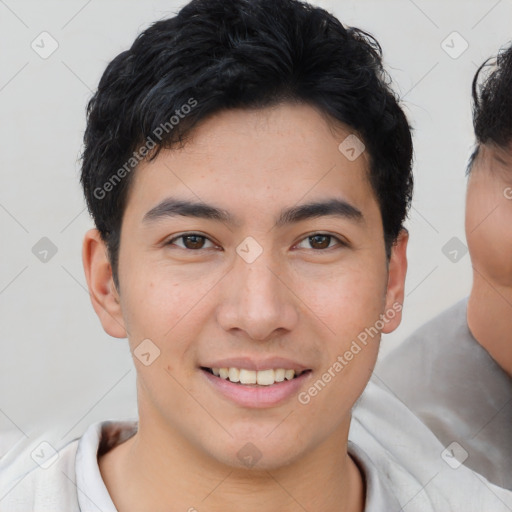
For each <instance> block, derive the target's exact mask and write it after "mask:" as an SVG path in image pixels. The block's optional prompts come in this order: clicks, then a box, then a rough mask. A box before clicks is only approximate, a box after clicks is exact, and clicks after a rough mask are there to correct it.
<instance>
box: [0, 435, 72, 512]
mask: <svg viewBox="0 0 512 512" xmlns="http://www.w3.org/2000/svg"><path fill="white" fill-rule="evenodd" d="M0 437H1V438H3V439H7V438H8V437H12V432H11V433H10V432H0ZM48 439H50V436H49V435H44V434H42V435H38V436H32V437H31V438H25V439H23V440H20V441H18V442H17V443H15V444H14V446H11V447H10V448H9V449H5V446H4V454H3V456H2V458H1V459H0V477H1V478H0V482H1V483H0V511H1V512H4V511H5V512H18V511H19V512H26V511H27V510H31V511H33V512H45V511H48V512H49V511H51V510H52V511H53V510H66V511H67V512H75V511H76V512H78V511H79V508H78V499H77V491H76V484H75V457H76V450H77V447H78V439H74V440H72V441H70V442H68V443H67V444H65V445H64V446H61V447H57V446H55V443H52V442H51V441H49V440H48Z"/></svg>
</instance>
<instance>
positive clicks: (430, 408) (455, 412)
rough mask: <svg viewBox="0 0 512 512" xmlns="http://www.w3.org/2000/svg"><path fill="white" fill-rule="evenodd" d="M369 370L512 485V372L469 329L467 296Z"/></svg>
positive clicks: (494, 476)
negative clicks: (504, 367) (511, 373)
mask: <svg viewBox="0 0 512 512" xmlns="http://www.w3.org/2000/svg"><path fill="white" fill-rule="evenodd" d="M510 342H511V343H512V334H511V336H510ZM374 373H375V375H377V376H378V379H376V383H377V384H379V385H381V386H384V387H385V388H386V389H387V390H391V391H392V392H393V393H394V394H395V395H397V397H398V398H399V399H400V400H401V401H402V402H403V403H404V404H405V405H407V407H408V408H409V409H410V410H411V411H412V412H413V413H414V414H416V416H418V417H419V418H420V419H421V420H422V422H423V423H425V424H426V425H427V427H428V428H429V429H430V430H432V432H434V433H435V435H436V436H437V438H438V439H439V440H440V441H441V443H443V444H444V445H445V446H448V445H450V444H451V443H453V442H456V443H457V444H458V445H459V447H460V448H459V447H458V448H457V449H458V450H459V451H460V452H461V453H462V454H463V455H464V457H466V454H467V458H466V459H465V460H464V464H465V465H466V466H468V467H470V468H471V469H472V470H474V471H477V472H478V473H480V474H481V475H483V476H484V477H485V478H486V479H487V480H489V481H490V482H492V483H494V484H495V485H497V486H499V487H504V488H506V489H509V490H512V377H511V376H510V375H507V373H506V372H505V371H504V370H503V369H502V368H501V367H500V366H499V365H498V364H497V363H496V362H495V361H494V360H493V358H492V357H491V356H490V355H489V353H488V352H487V351H486V350H485V349H484V348H483V347H482V346H481V345H480V344H479V343H478V341H477V340H476V339H475V338H474V337H473V335H472V334H471V331H470V330H469V327H468V323H467V298H466V299H463V300H461V301H459V302H458V303H457V304H455V305H454V306H452V307H451V308H449V309H447V310H446V311H443V312H442V313H441V314H440V315H438V316H437V317H435V318H434V319H432V320H430V321H429V322H427V323H426V324H425V325H423V326H422V327H420V328H419V329H418V330H417V331H415V332H414V333H413V334H412V335H411V336H410V337H409V338H408V339H407V340H406V341H404V343H403V344H402V345H400V346H399V347H398V348H397V349H396V350H395V351H393V352H392V353H391V354H390V355H389V356H388V357H386V358H385V359H384V360H383V361H381V362H380V363H379V364H378V365H377V368H376V370H375V372H374Z"/></svg>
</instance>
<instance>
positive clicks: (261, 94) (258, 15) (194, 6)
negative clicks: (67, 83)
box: [81, 0, 413, 290]
mask: <svg viewBox="0 0 512 512" xmlns="http://www.w3.org/2000/svg"><path fill="white" fill-rule="evenodd" d="M190 98H194V99H195V101H197V105H196V107H195V108H194V109H192V110H191V111H190V113H189V114H188V115H186V116H183V118H182V119H180V122H179V124H178V125H176V126H175V127H174V128H173V129H172V130H171V131H169V133H166V132H164V137H163V138H162V140H161V141H158V142H159V143H158V145H157V147H156V148H155V149H153V150H152V152H151V154H150V155H149V156H148V158H149V159H150V160H151V159H153V158H155V157H156V156H157V155H158V153H159V151H160V150H161V149H162V148H165V149H170V148H173V147H175V146H176V145H177V144H185V143H186V137H187V134H190V132H191V130H193V128H194V127H195V126H197V124H198V123H199V122H200V121H203V120H205V119H206V118H208V117H210V116H212V115H213V114H215V113H218V112H221V111H224V110H228V109H263V108H265V107H269V106H273V105H277V104H280V103H283V102H292V103H294V102H296V103H302V104H309V105H311V106H313V107H314V108H316V109H317V110H318V111H320V112H321V113H322V114H324V115H325V116H326V119H328V120H329V121H333V120H336V121H338V122H341V123H344V124H345V125H346V126H348V127H349V128H350V129H351V130H353V132H354V133H355V134H356V135H357V136H358V137H359V138H361V140H362V141H363V143H364V144H365V146H366V151H367V152H368V153H367V154H368V156H369V157H370V159H369V160H370V172H369V180H370V183H371V186H372V189H373V191H374V193H375V196H376V200H377V202H378V204H379V207H380V211H381V215H382V221H383V229H384V236H385V245H386V253H387V256H388V258H389V256H390V251H391V247H392V245H393V243H394V242H395V241H396V239H397V237H398V234H399V232H400V229H401V227H402V224H403V222H404V220H405V218H406V216H407V211H408V208H409V206H410V202H411V196H412V188H413V177H412V169H411V168H412V157H413V149H412V140H411V128H410V126H409V124H408V121H407V118H406V116H405V114H404V112H403V111H402V109H401V108H400V106H399V103H398V99H397V98H396V96H395V94H394V93H393V91H392V90H391V88H390V79H389V77H388V75H387V74H386V73H385V71H384V69H383V65H382V50H381V47H380V45H379V44H378V42H377V41H376V40H375V39H374V38H373V37H372V36H371V35H369V34H367V33H366V32H363V31H362V30H359V29H357V28H351V27H344V26H343V25H342V24H341V23H340V21H338V20H337V19H336V18H335V17H334V16H333V15H331V14H329V13H328V12H327V11H325V10H323V9H321V8H318V7H314V6H311V5H309V4H307V3H303V2H299V1H297V0H232V1H229V2H226V1H225V0H193V1H191V2H190V3H189V4H187V5H186V6H185V7H183V8H182V9H181V11H180V12H179V13H178V14H177V15H176V16H175V17H173V18H170V19H165V20H161V21H157V22H155V23H154V24H153V25H152V26H150V27H149V28H147V29H146V30H145V31H144V32H142V33H141V34H140V35H139V36H138V37H137V38H136V40H135V41H134V43H133V45H132V46H131V48H130V49H129V50H126V51H124V52H122V53H120V54H119V55H118V56H117V57H115V58H114V59H113V60H112V62H110V64H109V65H108V66H107V68H106V70H105V72H104V73H103V76H102V77H101V80H100V83H99V86H98V89H97V91H96V93H95V94H94V96H93V97H92V99H91V100H90V101H89V104H88V106H87V127H86V130H85V134H84V148H83V153H82V169H81V183H82V186H83V189H84V193H85V198H86V202H87V206H88V209H89V212H90V214H91V215H92V217H93V219H94V222H95V225H96V227H97V229H98V230H99V232H100V233H101V237H102V239H103V240H104V241H105V243H106V245H107V250H108V253H109V259H110V263H111V265H112V271H113V277H114V282H115V284H116V286H117V288H118V290H119V281H118V276H117V263H118V253H119V241H120V230H121V221H122V217H123V212H124V209H125V205H126V200H127V194H128V191H129V187H130V183H131V181H132V178H133V172H131V173H128V174H127V175H126V177H124V179H123V180H121V181H120V182H119V183H117V184H116V185H115V186H114V187H113V188H112V187H109V189H110V188H112V190H110V191H109V192H108V193H106V194H105V197H102V198H100V199H98V197H97V195H98V194H96V195H95V193H94V191H95V190H97V189H98V187H99V188H101V187H104V185H105V183H107V182H108V180H109V179H110V178H111V177H112V175H114V174H115V173H116V172H117V171H118V169H119V168H121V167H122V166H123V165H125V164H126V162H127V161H128V160H129V159H130V157H131V155H132V153H133V152H134V151H137V150H138V149H139V148H140V147H141V145H143V144H145V142H146V140H147V138H148V137H152V134H153V133H154V131H155V129H156V128H157V127H158V126H160V125H161V124H162V123H166V122H168V121H169V119H170V118H171V116H173V115H174V114H175V112H176V111H177V110H179V109H180V108H181V107H182V106H183V105H185V104H187V102H188V101H189V100H190ZM187 110H188V109H187ZM153 139H154V137H153ZM340 142H341V140H340Z"/></svg>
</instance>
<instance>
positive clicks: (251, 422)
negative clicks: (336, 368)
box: [83, 104, 407, 512]
mask: <svg viewBox="0 0 512 512" xmlns="http://www.w3.org/2000/svg"><path fill="white" fill-rule="evenodd" d="M331 121H332V120H331ZM350 133H351V132H350V130H349V129H348V128H346V127H343V126H341V125H340V126H338V127H337V129H334V128H333V123H332V122H331V123H328V122H327V121H326V118H325V117H324V116H323V115H321V114H320V113H319V112H318V111H317V110H315V109H313V108H312V107H310V106H306V105H289V104H282V105H279V106H277V107H274V108H267V109H263V110H251V111H243V110H234V111H230V112H222V113H220V114H217V115H215V116H214V117H212V118H210V119H209V120H207V121H205V122H204V123H202V124H201V125H200V126H199V127H198V128H197V129H196V130H195V131H194V133H193V136H192V138H191V139H190V140H189V141H188V143H187V144H186V145H185V146H184V147H183V148H182V149H176V150H172V151H168V150H167V151H164V152H162V153H161V154H160V155H159V156H158V157H157V159H156V160H154V161H153V162H151V163H146V164H144V165H142V166H141V167H140V168H139V169H137V171H136V174H135V176H134V182H133V184H132V189H131V193H130V195H129V198H128V203H127V207H126V211H125V214H124V217H123V224H122V232H121V244H120V256H119V282H120V290H119V293H118V292H117V290H116V289H115V287H114V285H113V281H112V274H111V268H110V265H109V262H108V258H107V255H106V254H107V253H106V249H105V245H104V244H103V242H102V241H101V239H100V237H99V234H98V232H97V231H96V230H91V231H89V232H88V233H87V234H86V236H85V239H84V247H83V260H84V268H85V273H86V277H87V282H88V285H89V290H90V293H91V300H92V303H93V306H94V309H95V310H96V312H97V314H98V316H99V318H100V320H101V322H102V325H103V327H104V329H105V331H106V332H107V333H109V334H110V335H111V336H114V337H119V338H123V337H128V339H129V344H130V349H131V350H132V352H133V350H135V348H136V347H137V346H138V345H139V344H140V343H141V341H142V340H144V339H146V338H149V339H151V340H152V342H153V343H154V344H155V345H157V346H158V348H159V350H160V356H159V357H158V358H157V359H156V360H155V361H154V362H153V363H152V364H151V365H149V366H145V365H143V364H142V363H141V362H140V361H139V360H138V359H137V358H136V357H134V364H135V366H136V369H137V392H138V403H139V431H138V433H137V434H136V435H135V436H134V437H132V438H131V439H130V440H128V441H126V442H125V443H123V444H121V445H119V446H118V447H117V448H114V449H113V450H112V451H110V452H108V453H107V454H106V455H104V456H103V457H102V458H101V459H100V461H99V463H100V470H101V473H102V476H103V479H104V480H105V482H106V485H107V488H108V489H109V492H110V494H111V496H112V498H113V501H114V503H115V505H116V507H117V508H118V510H120V512H127V511H132V510H133V511H135V510H153V511H160V510H162V511H163V510H166V511H168V510H169V507H172V510H188V509H189V508H191V507H197V509H198V510H200V509H201V507H203V508H205V507H207V508H208V510H209V511H220V510H225V509H226V504H227V503H229V504H230V507H231V508H232V509H235V508H240V510H245V511H249V512H252V511H258V512H259V511H261V510H262V509H264V510H266V511H269V512H272V511H274V510H275V511H282V510H288V511H296V510H297V511H299V510H303V507H304V508H306V509H307V510H325V511H334V510H336V511H340V510H350V511H360V510H362V509H363V506H364V484H363V481H362V476H361V473H360V471H359V469H358V467H357V466H356V465H355V463H354V462H353V460H352V459H351V457H350V456H348V454H347V435H348V428H349V424H350V411H351V408H352V406H353V405H354V403H355V401H356V400H357V399H358V397H359V395H360V394H361V393H362V391H363V389H364V387H365V386H366V383H367V381H368V379H369V378H370V375H371V372H372V370H373V367H374V364H375V360H376V357H377V353H378V346H379V339H380V335H378V336H375V337H374V338H373V340H371V341H370V342H369V343H368V344H367V345H366V346H365V347H364V348H363V349H362V350H361V351H360V352H359V353H358V354H357V355H355V356H354V358H353V359H352V360H351V361H350V363H349V364H348V365H347V366H346V367H345V368H344V369H343V371H342V372H340V373H338V374H336V377H335V378H333V379H332V380H331V382H330V383H329V384H328V385H327V386H326V387H325V388H324V389H323V390H322V391H321V392H320V393H318V395H317V396H315V397H314V398H312V399H311V401H310V403H308V404H307V405H302V404H301V403H299V401H298V399H297V396H296V395H294V396H292V397H291V398H289V399H287V400H285V401H284V402H282V403H280V404H278V405H276V406H273V407H267V408H259V409H256V408H251V407H242V406H239V405H238V404H235V403H233V402H231V401H230V400H228V399H226V398H225V397H223V396H222V395H220V394H219V393H218V392H217V391H216V390H215V389H214V388H213V387H212V386H211V385H210V383H209V382H208V381H207V380H206V379H205V376H204V373H203V372H202V370H200V369H199V366H201V365H203V364H204V363H205V362H206V361H213V360H216V359H220V358H225V357H244V356H245V357H249V358H252V359H254V358H260V359H261V358H265V357H273V356H279V357H284V358H289V359H292V360H294V361H296V362H299V363H302V364H303V365H305V367H307V368H310V369H311V370H312V372H311V374H310V375H309V378H308V381H307V383H305V384H304V388H303V389H306V388H307V387H309V386H310V383H312V382H313V381H316V380H317V379H318V378H319V376H320V375H321V374H322V373H323V372H325V371H326V370H327V369H328V368H329V367H331V366H332V365H333V363H334V362H335V361H336V358H337V357H338V356H339V355H342V354H344V353H345V351H346V350H348V349H349V347H350V345H351V343H352V341H353V340H355V339H356V337H357V335H358V334H359V333H360V332H361V331H363V330H364V329H365V328H367V327H371V326H373V325H374V324H375V322H376V321H377V320H379V318H380V316H379V315H381V314H384V313H385V312H386V311H387V310H389V309H391V308H392V305H393V304H395V305H396V304H397V303H400V304H401V303H402V302H403V293H404V280H405V273H406V267H407V263H406V246H407V234H406V232H405V231H403V232H402V233H401V235H400V237H399V239H398V241H397V243H396V244H395V246H394V247H393V251H392V256H391V259H390V261H389V265H388V264H387V261H386V256H385V247H384V235H383V228H382V220H381V215H380V210H379V207H378V204H377V202H376V199H375V196H374V193H373V191H372V189H371V186H370V184H369V181H368V179H367V174H368V160H367V155H366V153H363V154H362V155H361V156H360V157H359V158H357V159H356V160H355V161H353V162H351V161H349V160H348V159H347V158H346V157H345V156H344V155H343V154H342V153H341V152H340V151H339V150H338V145H339V144H340V142H341V141H343V140H344V139H345V137H346V136H347V135H348V134H350ZM169 196H173V197H179V198H181V199H187V200H193V201H198V200H201V201H203V202H205V203H208V204H213V205H215V206H217V207H220V208H223V209H226V210H229V212H230V213H231V214H232V215H233V216H234V217H236V220H237V223H236V224H233V225H229V224H227V223H224V222H220V221H215V220H206V219H194V218H188V217H183V216H182V217H168V218H162V219H159V220H158V221H155V222H152V223H144V222H143V217H144V215H145V214H146V212H148V211H149V210H151V209H152V208H153V207H154V206H155V205H157V204H158V203H159V202H160V201H161V200H163V199H165V198H167V197H169ZM329 198H338V199H343V200H345V201H347V202H349V203H350V204H351V205H353V206H354V207H356V208H358V209H359V210H360V211H361V213H362V215H363V219H362V220H361V221H356V220H353V219H348V218H341V217H336V216H327V217H318V218H314V219H307V220H303V221H300V222H296V223H293V224H290V225H285V226H282V227H278V226H275V220H276V219H277V218H278V216H279V213H280V212H281V210H282V209H284V208H289V207H293V206H297V205H300V204H304V203H307V202H310V201H318V200H325V199H329ZM191 231H192V232H199V233H201V234H203V235H204V236H206V237H207V238H208V239H209V240H211V242H210V241H208V240H206V241H205V242H204V243H205V246H204V247H205V248H204V249H202V250H201V251H198V250H193V249H185V248H184V243H185V241H184V240H183V239H176V237H177V236H178V235H180V234H183V233H188V232H191ZM318 232H320V233H330V234H332V235H333V236H335V237H338V238H339V239H340V240H341V241H344V242H346V243H347V245H346V246H344V245H340V244H339V242H337V240H336V239H335V238H332V239H330V242H327V243H326V244H325V245H327V246H328V247H329V248H327V249H318V248H315V247H318V244H313V243H311V242H310V241H308V240H310V239H309V238H308V237H309V236H311V235H313V234H316V233H318ZM248 236H251V237H253V238H254V239H255V240H256V241H257V242H258V244H259V245H260V246H261V248H262V249H263V252H262V254H261V255H260V256H259V257H258V258H257V259H256V260H255V261H254V262H252V263H250V264H249V263H247V262H246V261H244V259H242V258H241V257H240V256H239V255H238V254H237V252H236V248H237V246H238V245H239V244H240V243H241V242H242V241H243V240H244V239H245V238H246V237H248ZM171 239H174V242H173V244H174V245H172V244H171V245H169V244H167V245H166V242H169V241H170V240H171ZM188 246H189V247H190V244H189V245H188ZM399 323H400V313H397V314H396V315H394V318H393V319H392V320H389V321H388V322H387V323H386V324H385V326H384V328H383V332H391V331H392V330H394V329H395V328H396V327H397V326H398V324H399ZM303 389H301V390H300V391H302V390H303ZM248 442H250V443H252V444H253V445H255V446H256V447H257V449H258V450H259V452H260V453H261V459H260V460H259V461H258V463H257V464H256V465H255V466H254V467H252V468H250V469H249V468H247V467H246V466H244V464H243V463H242V462H241V460H239V458H238V456H237V453H238V451H239V450H240V449H241V448H242V447H243V446H245V445H246V443H248ZM203 499H204V501H201V500H203Z"/></svg>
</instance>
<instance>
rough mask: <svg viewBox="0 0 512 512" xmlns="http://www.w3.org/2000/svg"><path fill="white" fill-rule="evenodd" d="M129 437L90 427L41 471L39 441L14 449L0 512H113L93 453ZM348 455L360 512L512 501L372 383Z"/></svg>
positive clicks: (436, 510)
mask: <svg viewBox="0 0 512 512" xmlns="http://www.w3.org/2000/svg"><path fill="white" fill-rule="evenodd" d="M135 429H136V423H135V422H115V421H114V422H113V421H106V422H100V423H94V424H92V425H90V426H89V427H88V429H87V431H86V432H85V434H84V435H83V436H81V437H80V438H79V439H75V440H73V441H72V442H70V443H68V444H67V445H65V446H63V447H62V448H60V449H59V450H58V458H57V459H56V460H54V462H53V463H52V464H51V465H49V467H47V468H46V469H43V468H42V467H40V466H39V465H38V464H36V463H35V462H34V460H32V458H31V457H30V453H31V452H33V450H34V448H35V447H36V446H40V444H39V443H40V442H41V439H34V440H30V442H28V441H27V442H24V443H17V444H16V445H15V446H14V447H13V448H11V450H9V451H8V452H7V454H6V455H5V456H4V457H3V458H2V459H0V512H29V511H30V512H116V509H115V507H114V504H113V502H112V500H111V498H110V495H109V493H108V490H107V488H106V486H105V483H104V482H103V480H102V478H101V474H100V471H99V467H98V462H97V456H98V450H100V451H101V450H108V449H109V448H112V447H113V446H114V445H115V444H116V443H118V442H122V441H123V440H126V439H127V438H129V437H130V435H133V433H134V432H135ZM46 451H48V450H46ZM348 451H349V453H350V454H351V456H352V457H353V458H354V460H355V461H356V463H357V464H358V466H359V467H360V469H361V472H362V474H363V476H364V479H365V482H366V504H365V512H399V511H402V510H403V511H405V512H450V511H452V512H510V511H511V510H512V493H510V492H508V491H504V490H503V489H499V488H497V487H495V486H493V485H492V484H490V483H489V482H487V481H486V480H485V479H483V478H482V477H481V476H480V475H478V474H476V473H474V472H472V471H471V470H469V469H468V468H466V467H465V466H463V465H461V466H459V467H458V468H457V469H453V468H452V467H450V466H449V465H448V464H447V463H446V462H445V460H443V458H442V457H441V453H442V451H443V446H442V445H441V444H440V442H439V441H438V440H437V438H436V437H435V436H434V435H433V434H432V433H431V432H430V431H429V430H428V429H427V428H426V427H425V425H423V423H422V422H421V421H420V420H419V419H418V418H417V417H416V416H415V415H413V414H412V413H411V412H410V411H409V410H408V409H407V408H406V407H405V406H404V405H403V404H401V403H400V402H399V401H398V400H396V398H395V397H394V396H392V395H391V394H389V393H387V392H385V391H384V390H382V389H380V388H379V387H378V386H376V385H375V384H373V383H372V382H370V384H369V386H368V388H367V389H366V391H365V393H364V394H363V396H362V398H361V400H360V401H359V404H358V406H357V407H356V409H355V411H354V415H353V420H352V424H351V428H350V435H349V444H348ZM44 452H45V449H41V453H44ZM36 453H37V450H36ZM46 456H47V457H48V454H46ZM41 460H44V457H43V458H42V459H41ZM49 460H51V459H49ZM29 461H31V462H32V463H31V464H30V463H29ZM170 506H172V504H170ZM311 512H316V511H311Z"/></svg>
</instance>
